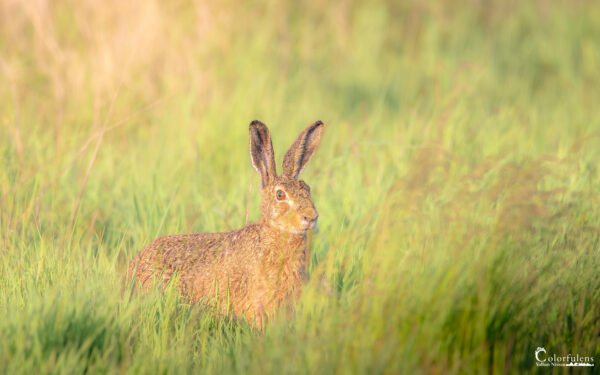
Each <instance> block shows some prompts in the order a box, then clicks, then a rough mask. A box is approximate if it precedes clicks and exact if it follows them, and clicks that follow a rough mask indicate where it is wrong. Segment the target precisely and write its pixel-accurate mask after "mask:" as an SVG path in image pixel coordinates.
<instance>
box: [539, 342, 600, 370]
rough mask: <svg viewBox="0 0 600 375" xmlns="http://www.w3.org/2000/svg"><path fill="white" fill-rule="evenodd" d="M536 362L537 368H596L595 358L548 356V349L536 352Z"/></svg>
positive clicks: (577, 355) (571, 355) (576, 355)
mask: <svg viewBox="0 0 600 375" xmlns="http://www.w3.org/2000/svg"><path fill="white" fill-rule="evenodd" d="M535 361H536V365H537V366H565V367H575V366H585V367H594V357H591V356H580V355H579V354H575V355H573V354H567V355H556V354H552V355H548V353H547V352H546V349H544V348H542V347H539V348H537V349H536V350H535Z"/></svg>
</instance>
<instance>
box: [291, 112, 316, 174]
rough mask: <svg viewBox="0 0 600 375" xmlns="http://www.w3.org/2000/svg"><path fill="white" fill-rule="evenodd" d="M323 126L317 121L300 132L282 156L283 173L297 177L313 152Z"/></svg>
mask: <svg viewBox="0 0 600 375" xmlns="http://www.w3.org/2000/svg"><path fill="white" fill-rule="evenodd" d="M324 128H325V124H323V123H322V122H321V121H317V122H315V123H314V124H312V125H311V126H309V127H308V128H306V129H305V130H304V131H303V132H302V133H300V135H299V136H298V138H296V140H295V141H294V143H292V146H291V147H290V149H289V150H288V152H287V153H286V154H285V157H284V158H283V174H284V175H286V176H289V177H292V178H298V175H299V174H300V172H302V170H303V169H304V167H305V166H306V163H308V161H309V160H310V158H311V157H312V155H313V154H314V152H315V150H316V148H317V145H318V144H319V141H320V140H321V135H322V134H323V129H324Z"/></svg>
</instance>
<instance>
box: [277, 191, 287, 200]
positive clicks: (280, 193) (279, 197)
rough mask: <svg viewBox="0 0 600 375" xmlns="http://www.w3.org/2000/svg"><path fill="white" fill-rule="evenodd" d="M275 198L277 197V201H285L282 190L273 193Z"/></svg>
mask: <svg viewBox="0 0 600 375" xmlns="http://www.w3.org/2000/svg"><path fill="white" fill-rule="evenodd" d="M275 196H276V197H277V200H278V201H282V200H284V199H285V192H284V191H283V190H277V192H275Z"/></svg>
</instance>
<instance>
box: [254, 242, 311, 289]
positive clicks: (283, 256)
mask: <svg viewBox="0 0 600 375" xmlns="http://www.w3.org/2000/svg"><path fill="white" fill-rule="evenodd" d="M305 254H306V251H305V246H304V244H296V245H295V246H293V247H281V248H277V249H274V250H271V251H267V252H265V253H264V258H263V261H262V262H261V270H260V275H261V277H260V279H261V282H260V284H261V287H262V288H264V291H265V292H266V293H265V294H266V295H268V296H269V299H275V300H278V299H282V298H285V297H286V296H289V295H291V294H295V293H297V292H298V291H299V290H300V288H301V286H302V282H303V280H304V275H305V272H306V262H305V257H306V256H305Z"/></svg>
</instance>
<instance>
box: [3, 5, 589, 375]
mask: <svg viewBox="0 0 600 375" xmlns="http://www.w3.org/2000/svg"><path fill="white" fill-rule="evenodd" d="M599 46H600V6H598V4H596V3H595V2H593V1H578V2H573V3H572V4H567V3H564V2H560V1H551V0H538V1H534V2H519V1H491V2H484V3H480V2H471V3H469V4H466V5H465V4H463V3H459V2H456V1H448V2H444V3H438V2H419V1H403V2H391V1H390V2H384V1H374V2H366V1H365V2H362V1H347V2H340V3H338V4H330V3H325V2H321V1H310V2H307V3H305V4H303V5H302V6H300V5H298V4H295V3H291V2H290V3H287V4H285V3H277V2H267V3H265V4H259V3H258V2H248V3H244V4H240V3H238V2H227V1H226V2H221V1H219V2H216V1H207V2H204V3H202V4H200V3H191V2H188V1H176V2H170V3H169V4H167V3H164V2H159V1H149V2H145V3H144V5H143V6H140V5H139V4H137V3H135V2H131V3H129V2H121V1H107V2H103V3H102V4H100V3H96V2H91V1H88V2H78V1H77V2H76V1H66V0H64V1H53V2H46V1H39V2H29V1H9V2H3V3H1V4H0V83H1V84H0V290H1V293H0V316H2V319H0V338H1V340H0V372H1V373H7V374H8V373H9V374H17V373H24V374H27V373H65V374H66V373H68V374H71V373H82V372H88V373H113V372H130V373H199V372H205V373H218V374H223V373H261V374H262V373H276V374H280V373H299V374H305V373H382V374H388V373H444V374H453V373H454V374H463V373H486V372H487V373H515V372H526V373H528V372H546V371H548V370H549V369H547V368H540V367H537V366H536V364H535V357H534V351H535V349H536V348H537V347H539V346H543V347H545V348H546V349H547V351H548V353H556V355H565V356H566V355H567V354H577V353H578V354H580V355H581V356H594V357H595V360H596V365H598V363H597V362H598V361H599V360H600V277H598V269H600V176H599V174H598V171H599V167H600V147H598V145H599V144H600V142H599V141H600V120H599V119H600V106H598V104H597V103H598V102H600V69H599V68H598V67H599V66H600V47H599ZM254 118H259V119H261V120H263V121H264V122H266V123H267V124H268V125H269V126H270V128H271V131H272V133H273V136H274V140H273V141H274V147H275V152H276V158H277V159H278V160H279V162H281V158H282V156H283V153H284V151H285V149H286V148H287V147H288V146H289V145H290V144H291V142H292V141H293V139H294V138H295V136H296V135H297V133H299V132H300V131H301V130H302V129H303V128H304V127H305V126H306V125H308V124H309V123H310V122H311V121H314V120H316V119H321V120H323V121H324V122H325V123H326V124H327V126H328V128H327V129H326V133H325V135H324V137H323V142H322V144H321V146H320V149H319V150H318V151H317V154H316V155H315V157H314V159H313V160H312V161H311V163H310V164H309V166H308V167H307V169H306V171H305V172H304V174H303V178H304V179H305V180H306V181H307V182H308V183H309V184H310V185H311V187H312V192H313V197H314V201H315V204H316V206H317V208H318V210H319V213H320V224H319V227H320V232H319V233H318V234H316V235H315V236H314V238H313V251H312V262H311V265H310V267H309V269H310V274H311V277H310V281H309V282H308V285H307V286H306V289H305V292H304V294H303V296H302V298H301V300H299V301H298V302H297V310H296V314H295V316H294V317H292V318H291V319H288V318H286V317H283V316H280V317H277V318H276V319H274V320H273V321H272V322H271V323H270V324H269V326H268V328H267V331H266V332H265V333H264V334H257V333H256V332H253V331H252V330H251V329H250V328H249V327H248V326H247V325H246V324H244V323H241V322H235V321H231V320H228V319H225V318H221V317H217V316H214V315H213V314H211V313H210V311H204V310H202V308H201V307H199V306H189V305H186V304H185V303H183V302H182V301H180V300H179V299H178V296H177V294H176V293H175V292H174V291H173V290H168V291H166V292H165V293H158V292H153V293H149V294H146V295H133V296H132V295H130V294H129V293H128V291H127V288H126V287H124V280H123V276H124V274H125V270H126V267H127V264H128V261H129V260H130V259H131V258H132V257H133V256H134V255H135V254H136V253H137V252H138V251H139V250H140V249H141V248H142V247H144V246H145V245H146V244H148V243H149V242H150V241H151V240H152V239H153V238H154V237H156V236H158V235H161V234H172V233H185V232H195V231H221V230H229V229H234V228H236V227H240V226H242V225H244V223H246V222H247V220H254V219H257V215H258V184H259V178H258V176H257V175H256V173H255V171H254V170H253V169H252V167H251V165H250V161H249V155H248V140H247V136H248V134H247V125H248V123H249V122H250V121H251V120H252V119H254ZM279 169H280V170H281V168H279ZM553 369H554V370H563V369H564V368H553ZM564 372H567V371H564Z"/></svg>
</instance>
